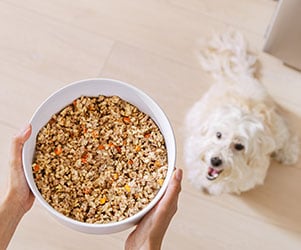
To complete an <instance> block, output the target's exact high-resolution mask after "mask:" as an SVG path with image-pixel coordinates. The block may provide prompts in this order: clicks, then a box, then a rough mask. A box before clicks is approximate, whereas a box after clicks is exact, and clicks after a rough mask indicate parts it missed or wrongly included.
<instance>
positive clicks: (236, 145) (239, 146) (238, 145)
mask: <svg viewBox="0 0 301 250" xmlns="http://www.w3.org/2000/svg"><path fill="white" fill-rule="evenodd" d="M234 148H235V149H236V150H238V151H240V150H243V149H244V148H245V146H244V145H242V144H239V143H238V144H235V145H234Z"/></svg>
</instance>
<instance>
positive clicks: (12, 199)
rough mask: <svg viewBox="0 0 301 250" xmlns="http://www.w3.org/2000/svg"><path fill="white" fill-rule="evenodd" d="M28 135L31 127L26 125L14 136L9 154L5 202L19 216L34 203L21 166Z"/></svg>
mask: <svg viewBox="0 0 301 250" xmlns="http://www.w3.org/2000/svg"><path fill="white" fill-rule="evenodd" d="M30 134H31V125H28V126H27V127H26V128H25V129H24V130H23V131H22V132H19V134H17V135H15V136H14V138H13V141H12V145H11V153H10V163H9V165H10V179H9V188H8V194H7V200H8V202H9V203H10V204H13V205H14V206H15V208H17V209H18V212H19V213H20V214H21V215H23V214H25V213H26V212H27V211H28V210H29V209H30V208H31V207H32V204H33V201H34V195H33V194H32V192H31V190H30V189H29V187H28V184H27V182H26V179H25V175H24V172H23V164H22V148H23V144H24V143H25V141H26V140H27V139H28V138H29V136H30Z"/></svg>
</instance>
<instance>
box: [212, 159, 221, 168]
mask: <svg viewBox="0 0 301 250" xmlns="http://www.w3.org/2000/svg"><path fill="white" fill-rule="evenodd" d="M222 163H223V162H222V160H221V159H220V158H219V157H212V158H211V164H212V166H214V167H218V166H220V165H222Z"/></svg>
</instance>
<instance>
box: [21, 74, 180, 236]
mask: <svg viewBox="0 0 301 250" xmlns="http://www.w3.org/2000/svg"><path fill="white" fill-rule="evenodd" d="M82 95H84V96H98V95H105V96H112V95H117V96H119V97H120V98H122V99H123V100H126V101H128V102H129V103H131V104H133V105H135V106H136V107H138V108H139V109H140V110H141V111H142V112H144V113H146V114H148V115H149V116H150V117H151V118H152V119H153V120H154V121H155V123H156V124H157V126H158V127H159V128H160V130H161V133H162V134H163V136H164V139H165V144H166V148H167V157H168V171H167V176H166V178H165V181H164V183H163V185H162V187H161V189H160V190H159V192H158V193H157V195H156V196H155V198H154V199H153V200H152V201H151V202H150V203H149V204H148V205H147V206H146V207H145V208H144V209H142V210H141V211H139V212H138V213H137V214H135V215H133V216H131V217H129V218H126V219H124V220H122V221H119V222H112V223H108V224H89V223H85V222H80V221H77V220H74V219H71V218H69V217H66V216H65V215H63V214H61V213H59V212H57V211H56V210H55V209H54V208H52V207H51V206H50V205H49V204H48V203H47V202H46V201H45V200H44V198H43V197H42V195H41V193H40V192H39V190H38V188H37V186H36V184H35V181H34V178H33V173H32V160H33V156H34V152H35V144H36V137H37V134H38V133H39V131H40V129H41V128H42V127H43V126H44V125H45V124H46V123H47V122H48V121H49V120H50V118H51V116H52V115H53V114H55V113H57V112H59V111H60V110H61V109H62V108H64V107H65V106H67V105H68V104H70V103H71V102H72V101H73V100H74V99H76V98H78V97H80V96H82ZM30 124H31V125H32V134H31V136H30V138H29V139H28V141H26V143H25V144H24V147H23V154H22V157H23V166H24V172H25V176H26V179H27V182H28V184H29V186H30V188H31V190H32V192H33V194H34V195H35V197H36V199H37V200H38V201H39V202H40V203H41V204H42V205H43V207H45V208H46V209H47V210H48V211H49V212H50V214H52V215H53V216H54V217H55V218H57V219H58V220H59V221H60V222H61V223H63V224H65V225H67V226H69V227H70V228H73V229H75V230H77V231H81V232H84V233H91V234H109V233H115V232H119V231H123V230H125V229H128V228H130V227H132V226H134V225H136V224H137V223H138V222H139V220H140V219H141V218H142V217H143V216H144V215H146V214H147V213H148V212H149V211H150V210H151V209H152V208H153V207H154V206H155V204H156V203H157V202H158V201H159V200H160V198H161V197H162V195H163V194H164V192H165V190H166V188H167V185H168V183H169V181H170V179H171V176H172V173H173V170H174V167H175V160H176V143H175V137H174V133H173V130H172V127H171V125H170V123H169V121H168V119H167V117H166V115H165V114H164V112H163V111H162V109H161V108H160V107H159V106H158V105H157V104H156V103H155V101H153V100H152V99H151V98H150V97H149V96H148V95H146V94H145V93H143V92H142V91H141V90H139V89H137V88H135V87H133V86H131V85H129V84H126V83H123V82H121V81H117V80H111V79H87V80H82V81H78V82H74V83H72V84H70V85H67V86H66V87H64V88H62V89H60V90H58V91H57V92H55V93H54V94H52V95H51V96H50V97H49V98H48V99H46V101H44V102H43V103H42V104H41V106H40V107H39V108H38V109H37V110H36V112H35V113H34V115H33V117H32V118H31V121H30Z"/></svg>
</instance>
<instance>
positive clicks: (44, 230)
mask: <svg viewBox="0 0 301 250" xmlns="http://www.w3.org/2000/svg"><path fill="white" fill-rule="evenodd" d="M276 4H277V2H276V1H272V0H244V1H241V0H224V1H221V0H165V1H163V0H143V1H141V0H131V1H124V0H76V1H71V0H51V1H40V0H27V1H20V0H1V1H0V86H1V91H0V104H1V105H0V136H1V145H0V160H1V164H0V170H1V172H0V195H1V196H0V197H1V198H3V194H4V192H5V185H6V183H7V174H8V167H7V166H8V164H7V163H8V154H9V144H10V140H11V137H12V135H13V134H14V133H16V132H17V131H18V129H19V128H21V127H23V126H24V124H26V122H28V120H29V119H30V117H31V115H32V114H33V112H34V110H35V109H36V108H37V106H38V105H39V104H40V103H41V102H42V101H43V100H44V99H45V98H46V97H47V96H49V95H50V94H51V93H52V92H53V91H55V90H57V89H58V88H60V87H62V86H64V85H66V84H68V83H70V82H72V81H75V80H79V79H84V78H91V77H110V78H114V79H120V80H123V81H126V82H129V83H131V84H133V85H135V86H137V87H139V88H140V89H142V90H143V91H145V92H146V93H148V94H149V95H150V96H151V97H153V98H154V99H155V100H156V101H157V102H158V103H159V104H160V106H161V107H162V108H163V109H164V110H165V111H166V113H167V115H168V117H169V118H170V121H171V123H172V125H173V127H174V130H175V133H176V138H177V146H178V158H177V167H183V168H184V167H185V166H184V165H183V156H182V152H183V146H182V145H183V138H184V137H185V134H184V133H183V130H182V129H183V117H184V116H185V114H186V112H187V110H188V108H189V107H190V106H191V105H192V104H193V103H194V102H195V101H196V100H197V99H199V98H200V97H201V96H202V94H203V93H204V91H206V89H207V88H208V87H209V85H210V82H211V81H212V79H211V78H210V76H209V75H207V74H205V73H204V72H203V71H202V69H201V68H200V66H199V64H198V62H197V60H196V56H195V51H196V50H197V49H198V47H197V41H198V39H200V38H202V37H205V36H209V35H210V34H211V31H214V30H218V31H223V30H226V29H227V28H228V27H229V26H231V27H234V28H235V29H238V30H240V31H241V32H243V33H244V34H245V36H246V38H247V39H248V41H249V44H250V47H251V49H252V50H253V51H255V52H256V53H258V54H259V58H260V62H261V65H262V71H261V80H262V82H263V84H264V85H265V86H266V87H267V88H268V90H269V92H270V93H271V95H272V96H273V97H274V98H275V99H276V100H277V101H278V102H279V103H280V104H282V105H283V106H284V107H285V108H287V109H288V110H290V111H292V113H293V114H292V118H291V119H292V122H291V123H292V124H293V125H295V127H297V128H298V130H300V127H301V119H300V117H301V98H300V94H301V74H300V73H299V72H297V71H294V70H292V69H290V68H287V67H285V66H283V65H282V63H281V62H280V61H278V60H277V59H275V58H273V57H271V56H269V55H267V54H264V53H262V47H263V43H264V34H265V32H266V29H267V27H268V25H269V22H270V20H271V17H272V14H273V13H274V10H275V7H276ZM300 166H301V163H299V164H298V167H299V168H297V167H283V166H279V165H277V164H276V163H273V166H272V167H271V168H270V170H269V173H268V177H267V179H266V183H265V185H264V186H261V187H258V188H256V189H254V190H252V191H250V192H247V193H245V194H243V195H240V196H233V195H223V196H220V197H210V196H208V195H205V194H202V193H200V192H198V191H197V190H194V189H193V188H192V187H191V186H190V184H189V183H188V182H187V181H186V179H185V180H184V183H183V191H182V194H181V198H180V204H179V211H178V213H177V215H176V217H175V218H174V220H173V222H172V224H171V226H170V228H169V231H168V233H167V235H166V238H165V240H164V245H163V249H170V250H174V249H187V250H188V249H189V250H198V249H200V250H220V249H224V250H229V249H230V250H241V249H244V250H254V249H257V250H259V249H260V250H261V249H264V250H277V249H279V250H280V249H281V250H283V249H288V250H297V249H301V168H300ZM0 226H1V225H0ZM130 231H131V230H128V231H125V232H122V233H118V234H112V235H105V236H103V235H86V234H82V233H78V232H76V231H73V230H71V229H69V228H66V227H64V226H62V225H61V224H59V223H58V222H57V221H56V220H54V219H53V218H52V217H51V216H50V215H49V214H48V213H47V212H46V211H45V210H44V209H43V208H42V207H41V206H40V205H39V204H38V203H37V202H36V203H35V205H34V207H33V209H32V210H31V211H30V212H29V213H28V214H27V215H26V216H25V218H24V219H23V221H22V223H21V224H20V225H19V227H18V230H17V232H16V234H15V236H14V238H13V240H12V242H11V244H10V247H9V249H43V250H47V249H56V250H58V249H108V250H110V249H112V250H114V249H123V243H124V241H125V239H126V237H127V235H128V233H129V232H130Z"/></svg>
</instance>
